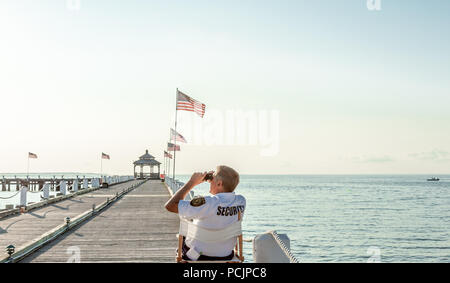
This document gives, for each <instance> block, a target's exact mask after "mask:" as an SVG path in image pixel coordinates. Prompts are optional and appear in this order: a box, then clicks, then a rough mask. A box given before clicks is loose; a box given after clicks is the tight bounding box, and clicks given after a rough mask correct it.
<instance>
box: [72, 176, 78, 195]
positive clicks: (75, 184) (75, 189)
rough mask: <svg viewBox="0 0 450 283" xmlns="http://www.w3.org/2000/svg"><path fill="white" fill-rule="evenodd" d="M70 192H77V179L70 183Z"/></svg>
mask: <svg viewBox="0 0 450 283" xmlns="http://www.w3.org/2000/svg"><path fill="white" fill-rule="evenodd" d="M72 190H73V192H74V193H76V192H78V179H76V180H75V181H73V183H72Z"/></svg>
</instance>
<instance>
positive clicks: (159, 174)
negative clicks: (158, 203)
mask: <svg viewBox="0 0 450 283" xmlns="http://www.w3.org/2000/svg"><path fill="white" fill-rule="evenodd" d="M160 177H161V171H160V168H159V164H158V178H160Z"/></svg>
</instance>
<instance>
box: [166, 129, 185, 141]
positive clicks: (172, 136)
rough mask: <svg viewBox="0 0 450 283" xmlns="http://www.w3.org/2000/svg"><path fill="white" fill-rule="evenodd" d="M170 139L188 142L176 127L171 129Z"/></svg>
mask: <svg viewBox="0 0 450 283" xmlns="http://www.w3.org/2000/svg"><path fill="white" fill-rule="evenodd" d="M170 140H171V141H175V140H176V141H180V142H184V143H186V142H187V141H186V139H185V138H184V137H183V136H182V135H180V134H179V133H177V132H176V131H175V130H174V129H170Z"/></svg>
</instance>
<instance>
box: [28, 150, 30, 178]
mask: <svg viewBox="0 0 450 283" xmlns="http://www.w3.org/2000/svg"><path fill="white" fill-rule="evenodd" d="M29 173H30V154H29V153H28V165H27V179H28V175H29Z"/></svg>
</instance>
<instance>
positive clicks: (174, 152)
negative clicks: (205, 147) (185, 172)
mask: <svg viewBox="0 0 450 283" xmlns="http://www.w3.org/2000/svg"><path fill="white" fill-rule="evenodd" d="M175 97H176V98H175V134H176V133H177V114H178V111H177V104H178V88H177V93H176V96H175ZM170 136H171V137H172V133H171V134H170ZM176 155H177V137H176V136H175V148H174V149H173V180H174V181H175V161H176Z"/></svg>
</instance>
